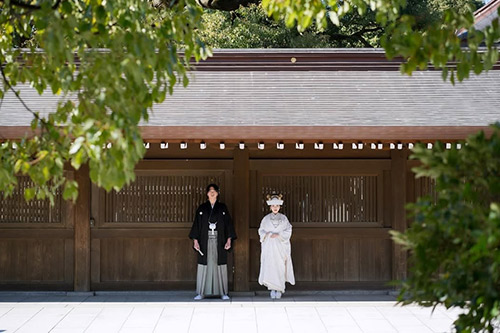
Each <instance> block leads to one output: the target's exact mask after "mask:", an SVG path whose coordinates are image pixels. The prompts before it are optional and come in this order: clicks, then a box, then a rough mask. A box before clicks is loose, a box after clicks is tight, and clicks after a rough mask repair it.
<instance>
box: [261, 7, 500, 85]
mask: <svg viewBox="0 0 500 333" xmlns="http://www.w3.org/2000/svg"><path fill="white" fill-rule="evenodd" d="M406 3H407V1H406V0H377V1H374V0H344V1H338V0H328V1H322V0H263V1H262V5H263V7H264V9H265V10H266V11H267V13H268V14H270V15H273V16H274V17H275V18H276V19H278V18H280V17H281V18H284V20H285V23H286V24H287V26H294V25H297V28H298V29H299V31H304V30H305V29H306V28H308V27H310V26H311V25H312V24H315V25H316V26H318V27H320V28H323V29H324V28H326V27H327V23H328V21H329V20H330V21H331V22H332V23H333V24H335V25H340V23H341V20H342V18H343V17H345V16H346V15H348V14H350V13H353V12H357V13H358V14H359V15H361V16H364V15H366V13H367V12H368V10H372V11H374V12H375V20H376V22H377V23H378V24H380V25H381V26H382V27H384V29H385V33H384V36H383V38H382V40H381V45H382V46H383V47H384V49H385V51H386V54H387V56H388V57H389V58H393V57H396V56H401V57H403V58H404V59H405V60H406V62H405V63H404V64H403V65H402V67H401V71H402V72H403V73H407V74H411V73H412V72H413V71H415V70H417V69H426V68H427V66H428V64H429V63H431V64H432V65H433V66H434V67H436V68H442V69H443V71H442V73H443V78H444V79H447V78H449V79H450V81H451V82H452V83H454V82H455V79H458V80H459V81H462V80H463V79H465V78H468V77H469V75H470V72H471V71H472V72H474V73H475V74H480V73H481V72H483V71H484V70H489V69H491V68H492V67H493V65H494V64H495V63H496V62H497V61H498V49H497V47H496V46H495V43H496V42H497V41H498V40H499V39H500V27H499V22H498V20H495V21H493V22H492V24H491V25H490V26H489V27H487V28H486V29H484V30H483V31H479V30H476V29H475V28H474V16H473V9H474V8H473V7H472V6H471V5H470V4H469V5H467V6H465V7H464V9H463V10H462V11H457V10H453V9H448V10H446V11H445V12H444V14H443V16H442V17H441V18H440V20H439V21H437V22H436V23H435V24H430V25H427V27H426V28H425V29H424V30H422V29H421V28H420V26H419V21H418V20H417V18H416V17H415V16H414V15H409V14H407V13H405V11H404V8H405V5H406ZM436 3H437V2H436ZM499 11H500V9H499ZM462 28H463V29H467V31H468V38H467V45H466V46H468V48H463V47H462V46H464V45H462V40H461V39H460V38H459V37H458V36H457V34H456V32H457V30H459V29H462ZM483 44H484V46H485V49H484V50H480V49H479V46H480V45H483ZM455 63H456V65H455Z"/></svg>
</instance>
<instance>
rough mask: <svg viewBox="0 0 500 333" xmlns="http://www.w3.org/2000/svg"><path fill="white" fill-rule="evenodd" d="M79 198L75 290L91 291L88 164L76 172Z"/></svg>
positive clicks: (77, 206)
mask: <svg viewBox="0 0 500 333" xmlns="http://www.w3.org/2000/svg"><path fill="white" fill-rule="evenodd" d="M75 180H76V181H77V182H78V189H79V191H78V199H77V200H76V204H75V209H74V212H75V279H74V284H73V285H74V290H75V291H90V177H89V168H88V166H87V165H82V167H81V168H80V170H78V171H76V172H75Z"/></svg>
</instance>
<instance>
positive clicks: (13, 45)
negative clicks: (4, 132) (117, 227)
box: [0, 0, 209, 200]
mask: <svg viewBox="0 0 500 333" xmlns="http://www.w3.org/2000/svg"><path fill="white" fill-rule="evenodd" d="M0 4H1V9H0V64H1V75H2V78H3V80H2V86H3V90H2V91H0V98H2V97H3V95H4V92H7V91H10V93H14V92H15V87H16V85H17V84H18V83H21V82H27V83H29V84H31V85H32V86H33V87H34V88H35V89H36V90H37V91H38V92H39V93H40V94H42V93H53V94H59V95H61V96H63V97H64V96H66V97H67V98H65V99H63V100H65V102H60V103H59V105H58V106H57V109H56V110H54V111H53V112H52V113H50V114H49V115H48V116H47V117H42V116H40V115H39V113H38V112H37V110H31V109H29V108H28V107H26V110H25V112H31V113H32V114H33V121H32V123H31V125H32V128H33V130H36V131H37V135H35V136H32V137H26V138H24V139H22V140H21V141H20V142H14V141H6V142H4V143H3V144H2V145H1V147H0V190H1V191H3V192H4V194H5V195H8V194H9V193H11V192H12V190H13V189H14V187H15V185H16V182H17V181H16V177H15V175H16V174H20V173H21V174H26V175H29V177H30V178H31V179H32V180H33V182H34V184H35V186H34V187H33V188H29V189H27V190H26V191H25V197H26V198H27V199H31V198H34V197H36V198H39V199H43V198H49V199H51V200H52V198H53V193H55V189H56V188H57V187H59V186H64V198H73V199H74V198H76V196H77V184H76V183H75V181H73V180H69V179H66V177H65V176H64V173H63V169H64V165H65V163H67V162H69V163H70V164H71V165H72V166H73V167H74V168H76V169H78V168H79V167H80V166H81V165H82V164H83V163H89V166H90V177H91V180H92V181H93V182H94V183H96V184H98V185H99V186H101V187H104V188H105V189H106V190H110V189H112V188H115V189H120V188H121V187H122V186H123V185H125V184H127V183H129V182H130V181H131V180H133V179H134V167H135V164H136V163H137V162H138V161H139V160H140V159H141V158H142V157H143V155H144V152H145V150H144V147H143V142H142V139H141V134H140V131H139V127H138V125H139V122H140V121H141V120H145V121H147V119H148V112H149V111H150V109H151V107H152V105H153V103H161V102H162V101H163V100H164V99H165V97H166V95H167V94H168V93H171V92H172V91H173V87H174V85H175V84H177V83H178V82H179V81H180V82H181V83H183V84H184V85H187V84H188V78H187V76H186V71H187V70H188V69H189V60H190V58H191V57H194V58H195V59H196V60H199V59H201V58H203V57H206V56H207V55H208V52H209V51H208V50H207V49H206V48H205V46H204V44H203V43H202V42H201V40H200V39H199V37H198V36H197V34H196V31H195V27H197V26H198V24H199V22H200V20H201V15H202V10H201V8H200V7H199V6H198V5H197V4H196V3H195V2H194V0H180V1H176V2H175V3H173V4H172V6H171V7H168V8H164V6H161V5H158V6H156V5H155V4H154V3H151V2H146V1H142V0H116V1H101V0H88V1H76V0H75V1H69V0H68V1H60V0H57V1H21V0H5V1H0ZM20 45H21V46H23V47H25V49H21V48H20V47H18V46H20ZM180 46H181V47H182V51H183V52H184V53H183V54H181V53H179V51H180V50H179V47H180ZM16 94H17V92H16ZM19 98H20V99H22V96H19Z"/></svg>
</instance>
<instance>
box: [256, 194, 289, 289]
mask: <svg viewBox="0 0 500 333" xmlns="http://www.w3.org/2000/svg"><path fill="white" fill-rule="evenodd" d="M267 198H268V200H267V204H268V205H269V206H270V208H271V213H269V214H267V215H266V216H264V218H263V219H262V221H261V222H260V228H259V236H260V243H261V255H260V274H259V284H260V285H263V286H266V287H267V289H268V290H271V298H281V295H282V294H283V293H284V292H285V282H289V283H290V284H292V285H294V284H295V277H294V275H293V265H292V257H291V245H290V237H291V236H292V225H291V224H290V222H289V221H288V219H287V217H286V216H285V215H283V214H281V213H279V210H280V207H281V205H282V204H283V200H281V198H282V195H279V196H278V195H273V196H269V195H268V196H267Z"/></svg>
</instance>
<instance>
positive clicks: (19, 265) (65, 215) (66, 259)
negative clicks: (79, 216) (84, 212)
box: [0, 172, 74, 290]
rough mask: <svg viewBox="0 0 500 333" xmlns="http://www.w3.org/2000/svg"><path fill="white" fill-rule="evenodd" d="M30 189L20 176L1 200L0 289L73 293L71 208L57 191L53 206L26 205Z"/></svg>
mask: <svg viewBox="0 0 500 333" xmlns="http://www.w3.org/2000/svg"><path fill="white" fill-rule="evenodd" d="M67 176H68V177H69V178H71V177H72V176H73V174H72V173H70V172H69V173H68V174H67ZM32 186H33V184H32V183H31V181H30V180H29V177H27V176H19V177H18V186H17V188H16V189H15V190H14V193H13V195H12V196H11V197H9V198H6V199H4V198H2V199H1V200H0V290H72V289H73V270H74V267H73V254H74V245H73V244H74V242H73V239H74V233H73V205H72V204H71V203H69V202H65V201H64V200H63V199H62V195H61V192H60V190H58V191H57V192H56V194H55V200H54V205H53V206H51V205H50V202H49V201H48V200H32V201H30V202H26V201H25V199H24V189H25V188H29V187H32ZM0 195H2V194H1V193H0Z"/></svg>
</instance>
